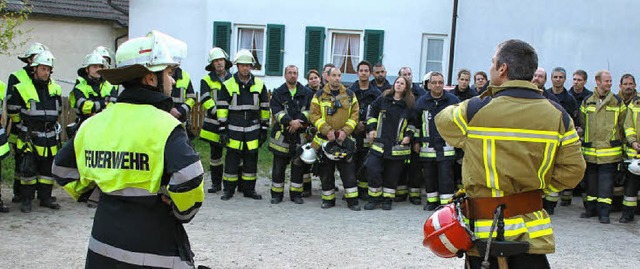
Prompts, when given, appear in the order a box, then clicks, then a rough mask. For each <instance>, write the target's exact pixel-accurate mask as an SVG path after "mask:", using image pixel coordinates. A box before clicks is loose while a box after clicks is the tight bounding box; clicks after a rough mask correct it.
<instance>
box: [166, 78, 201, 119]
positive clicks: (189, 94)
mask: <svg viewBox="0 0 640 269" xmlns="http://www.w3.org/2000/svg"><path fill="white" fill-rule="evenodd" d="M176 72H180V78H179V79H177V80H176V84H175V85H174V87H173V89H172V90H171V99H173V103H174V105H175V106H176V107H180V108H181V110H182V111H181V112H183V114H185V115H183V116H182V117H183V118H186V116H187V115H186V114H189V111H191V109H193V105H195V104H196V94H195V92H193V87H189V85H190V84H191V76H190V75H189V73H187V71H184V69H182V68H178V70H176Z"/></svg>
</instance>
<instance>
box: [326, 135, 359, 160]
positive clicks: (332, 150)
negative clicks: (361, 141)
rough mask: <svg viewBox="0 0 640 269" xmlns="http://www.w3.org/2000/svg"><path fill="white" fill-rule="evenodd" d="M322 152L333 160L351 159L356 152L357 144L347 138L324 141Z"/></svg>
mask: <svg viewBox="0 0 640 269" xmlns="http://www.w3.org/2000/svg"><path fill="white" fill-rule="evenodd" d="M322 152H323V153H324V155H325V156H326V157H327V158H328V159H329V160H332V161H339V160H349V159H350V158H351V157H352V156H353V154H354V153H355V152H356V144H355V142H353V140H351V139H349V138H347V139H345V140H344V141H342V142H338V141H337V140H334V141H331V142H324V143H322Z"/></svg>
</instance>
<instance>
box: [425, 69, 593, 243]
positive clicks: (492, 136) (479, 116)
mask: <svg viewBox="0 0 640 269" xmlns="http://www.w3.org/2000/svg"><path fill="white" fill-rule="evenodd" d="M436 125H437V128H438V130H439V131H440V134H441V135H442V137H443V138H444V139H445V140H447V141H448V142H449V143H450V144H451V145H453V146H454V147H458V148H462V149H463V150H464V152H465V155H464V166H463V167H462V183H463V184H464V188H465V190H466V193H467V195H468V196H469V197H471V198H480V197H503V196H507V195H511V194H516V193H523V192H528V191H533V190H537V189H541V190H545V191H555V192H557V191H559V190H563V189H571V188H573V187H575V186H576V185H577V184H578V182H580V180H581V179H582V177H583V175H584V171H585V168H586V164H585V161H584V159H583V157H582V154H581V151H580V142H579V138H578V135H577V133H576V130H575V128H574V126H573V121H572V120H571V117H570V115H569V114H568V113H566V111H564V109H562V107H561V106H560V105H558V104H557V103H553V102H550V101H549V100H547V99H545V98H544V97H543V96H542V95H541V91H540V90H538V89H537V88H536V86H535V85H533V84H532V83H530V82H528V81H517V80H516V81H508V82H505V83H504V84H503V85H502V86H501V87H493V86H492V87H490V88H489V89H488V90H487V91H486V92H485V93H483V94H482V95H481V96H479V97H473V98H471V99H469V100H467V101H464V102H462V103H459V104H456V105H452V106H449V107H447V108H445V109H444V110H443V111H441V112H440V113H439V114H438V115H437V116H436ZM540 199H542V197H541V198H540ZM490 210H493V208H492V209H490ZM489 222H490V220H482V219H480V220H474V221H472V222H471V225H472V226H473V227H474V230H475V231H476V233H477V234H476V235H477V236H478V237H480V238H486V237H488V227H489V226H488V225H490V223H489ZM488 223H489V224H488ZM505 239H506V240H515V241H528V242H529V243H530V249H529V253H533V254H545V253H553V252H554V251H555V242H554V237H553V231H552V229H551V223H550V219H549V215H548V214H547V213H546V211H544V210H540V211H535V212H531V213H528V214H524V215H518V216H514V217H512V218H506V219H505ZM470 254H471V255H478V253H477V251H476V250H472V251H471V252H470Z"/></svg>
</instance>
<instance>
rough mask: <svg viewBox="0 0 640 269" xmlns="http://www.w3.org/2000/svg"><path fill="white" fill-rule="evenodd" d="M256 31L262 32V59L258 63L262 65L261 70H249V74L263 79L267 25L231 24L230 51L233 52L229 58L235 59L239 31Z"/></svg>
mask: <svg viewBox="0 0 640 269" xmlns="http://www.w3.org/2000/svg"><path fill="white" fill-rule="evenodd" d="M241 28H242V29H257V30H262V31H263V32H264V37H263V38H264V42H262V43H263V44H262V59H263V62H262V63H260V64H262V70H253V69H252V70H251V74H253V75H254V76H260V77H264V70H265V69H266V64H265V61H266V60H267V25H266V24H241V23H237V24H233V30H232V32H231V33H232V34H231V48H232V49H231V51H232V52H233V53H232V54H231V53H230V56H229V57H230V58H231V59H233V58H234V57H235V54H236V53H237V52H238V51H239V50H240V48H239V47H238V46H239V43H238V38H239V35H240V29H241Z"/></svg>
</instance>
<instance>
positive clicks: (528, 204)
mask: <svg viewBox="0 0 640 269" xmlns="http://www.w3.org/2000/svg"><path fill="white" fill-rule="evenodd" d="M501 204H504V205H505V208H504V211H503V212H504V217H505V218H511V217H514V216H517V215H524V214H528V213H531V212H535V211H538V210H542V191H541V190H533V191H528V192H522V193H516V194H512V195H507V196H505V197H483V198H469V199H466V201H465V203H464V204H463V205H462V212H463V214H464V215H465V216H466V217H467V218H469V219H471V220H476V219H493V214H494V212H495V209H496V207H498V206H499V205H501Z"/></svg>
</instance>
